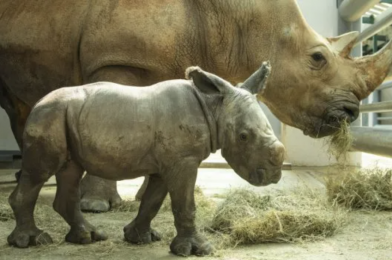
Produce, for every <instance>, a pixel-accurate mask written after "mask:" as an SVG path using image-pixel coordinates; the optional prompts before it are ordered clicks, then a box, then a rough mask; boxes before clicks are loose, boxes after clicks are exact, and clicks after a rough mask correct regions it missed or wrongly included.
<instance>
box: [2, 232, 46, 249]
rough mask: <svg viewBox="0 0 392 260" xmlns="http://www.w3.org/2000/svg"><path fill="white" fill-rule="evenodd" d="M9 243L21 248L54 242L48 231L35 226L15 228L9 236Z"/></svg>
mask: <svg viewBox="0 0 392 260" xmlns="http://www.w3.org/2000/svg"><path fill="white" fill-rule="evenodd" d="M7 241H8V244H9V245H11V246H16V247H19V248H26V247H28V246H38V245H47V244H51V243H53V240H52V238H51V237H50V236H49V234H48V233H46V232H44V231H42V230H40V229H38V228H36V227H34V228H30V229H23V228H15V230H14V231H12V233H11V234H10V235H9V236H8V238H7Z"/></svg>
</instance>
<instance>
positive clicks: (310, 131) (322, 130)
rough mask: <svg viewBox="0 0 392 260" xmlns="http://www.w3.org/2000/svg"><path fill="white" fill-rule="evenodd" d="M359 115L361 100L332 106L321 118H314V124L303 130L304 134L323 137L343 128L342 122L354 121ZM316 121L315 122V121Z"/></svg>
mask: <svg viewBox="0 0 392 260" xmlns="http://www.w3.org/2000/svg"><path fill="white" fill-rule="evenodd" d="M358 116H359V102H353V101H347V102H344V103H340V105H339V107H332V108H330V109H329V110H328V111H326V112H325V113H324V115H323V116H322V117H321V119H316V118H313V124H311V126H310V127H306V128H305V129H304V130H303V134H304V135H308V136H310V137H312V138H322V137H325V136H329V135H333V134H335V133H336V132H337V131H339V129H340V128H341V125H342V122H343V121H346V122H347V123H349V124H350V123H352V122H354V121H355V120H356V119H357V118H358ZM314 121H315V122H314Z"/></svg>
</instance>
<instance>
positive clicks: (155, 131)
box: [67, 81, 209, 179]
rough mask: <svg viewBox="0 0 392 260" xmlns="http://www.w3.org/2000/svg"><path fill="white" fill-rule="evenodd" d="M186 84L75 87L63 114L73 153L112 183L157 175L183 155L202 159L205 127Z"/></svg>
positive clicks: (206, 141)
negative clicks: (147, 175) (65, 116)
mask: <svg viewBox="0 0 392 260" xmlns="http://www.w3.org/2000/svg"><path fill="white" fill-rule="evenodd" d="M184 82H186V81H169V82H165V83H161V84H157V85H154V86H151V87H145V88H138V87H129V86H122V85H117V84H113V83H108V82H101V83H95V84H90V85H86V86H85V87H83V88H77V89H78V91H79V92H80V91H81V92H83V94H78V95H76V98H74V99H73V100H72V102H69V103H68V112H67V122H68V128H69V132H70V133H71V134H70V140H71V142H70V145H71V147H70V149H71V151H72V153H73V154H74V156H77V158H78V160H79V161H80V162H81V164H82V165H83V166H84V167H85V168H86V169H87V170H93V171H94V172H97V173H98V174H102V177H106V178H107V177H108V176H104V174H106V173H108V172H112V173H116V174H117V175H116V176H109V178H114V179H119V178H120V179H121V178H127V177H137V176H139V175H142V174H146V173H156V172H158V171H159V170H160V169H161V167H164V166H165V165H168V164H171V163H173V162H174V161H176V160H180V159H181V158H183V157H184V156H190V155H191V156H194V157H197V158H200V160H202V159H204V158H205V157H206V156H207V155H208V154H207V153H209V146H208V144H209V132H208V127H207V125H206V121H205V119H204V115H203V111H202V110H201V108H200V105H199V103H198V101H197V99H196V98H195V96H194V94H193V92H192V89H191V87H190V85H189V84H187V82H186V83H185V84H184ZM178 83H180V84H178ZM181 84H182V85H181ZM69 89H70V91H72V88H69ZM72 93H73V94H74V93H75V92H74V91H72ZM68 96H69V95H68ZM129 174H133V175H132V176H129Z"/></svg>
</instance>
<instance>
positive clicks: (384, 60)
mask: <svg viewBox="0 0 392 260" xmlns="http://www.w3.org/2000/svg"><path fill="white" fill-rule="evenodd" d="M355 63H356V66H357V68H358V69H359V70H360V71H361V74H362V79H363V80H364V82H365V84H366V90H365V93H363V97H361V98H365V97H367V95H369V94H370V93H371V92H372V91H374V90H375V89H376V88H377V87H378V86H379V85H380V84H381V83H382V82H383V81H384V80H385V78H386V77H387V76H388V73H389V71H390V67H391V64H392V41H389V42H388V44H386V45H385V46H384V47H383V48H382V49H381V50H380V51H378V52H377V53H375V54H373V55H369V56H365V57H361V58H357V59H355Z"/></svg>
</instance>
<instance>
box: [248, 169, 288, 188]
mask: <svg viewBox="0 0 392 260" xmlns="http://www.w3.org/2000/svg"><path fill="white" fill-rule="evenodd" d="M281 177H282V169H262V168H260V169H257V170H256V171H254V172H251V173H250V174H249V183H250V184H252V185H254V186H266V185H269V184H271V183H274V184H276V183H278V182H279V180H280V178H281Z"/></svg>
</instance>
